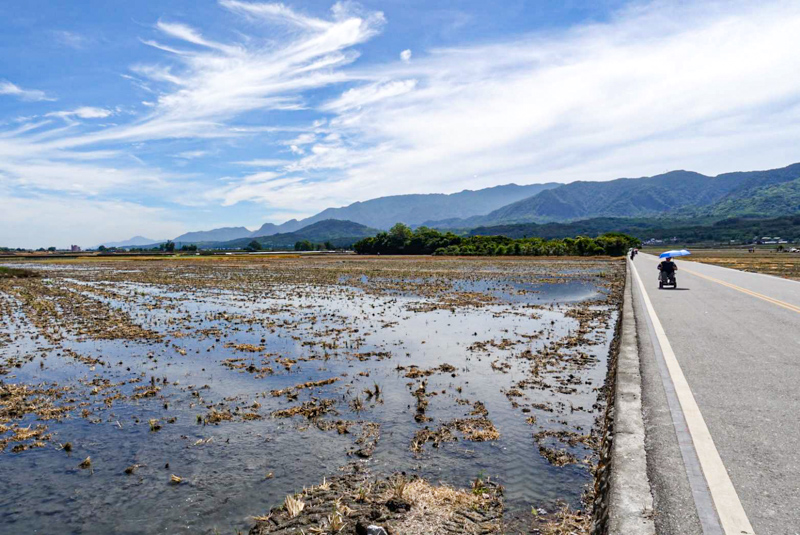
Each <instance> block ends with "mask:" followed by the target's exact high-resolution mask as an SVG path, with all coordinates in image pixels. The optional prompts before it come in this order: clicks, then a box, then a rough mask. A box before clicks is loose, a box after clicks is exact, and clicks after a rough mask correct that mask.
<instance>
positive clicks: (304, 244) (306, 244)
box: [294, 240, 314, 251]
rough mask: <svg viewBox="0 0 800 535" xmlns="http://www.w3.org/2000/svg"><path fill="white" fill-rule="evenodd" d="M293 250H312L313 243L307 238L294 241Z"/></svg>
mask: <svg viewBox="0 0 800 535" xmlns="http://www.w3.org/2000/svg"><path fill="white" fill-rule="evenodd" d="M294 250H295V251H313V250H314V244H313V243H311V242H310V241H308V240H302V241H298V242H295V244H294Z"/></svg>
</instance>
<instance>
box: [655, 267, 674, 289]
mask: <svg viewBox="0 0 800 535" xmlns="http://www.w3.org/2000/svg"><path fill="white" fill-rule="evenodd" d="M664 286H672V287H673V288H677V287H678V281H677V280H675V272H674V271H672V272H669V273H667V272H666V271H661V272H659V274H658V289H659V290H660V289H662V288H663V287H664Z"/></svg>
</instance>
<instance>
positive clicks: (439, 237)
mask: <svg viewBox="0 0 800 535" xmlns="http://www.w3.org/2000/svg"><path fill="white" fill-rule="evenodd" d="M639 243H640V242H639V240H637V239H636V238H632V237H631V236H626V235H624V234H620V233H607V234H604V235H602V236H598V237H597V238H589V237H585V236H581V237H578V238H564V239H550V240H546V239H542V238H518V239H514V238H509V237H507V236H466V237H462V236H458V235H456V234H453V233H451V232H446V233H442V232H439V231H437V230H434V229H431V228H428V227H419V228H417V229H416V230H413V231H412V230H411V229H410V228H409V227H408V226H406V225H404V224H402V223H397V224H396V225H395V226H393V227H392V228H391V230H389V231H388V232H380V233H378V234H377V235H376V236H373V237H369V238H364V239H362V240H359V241H358V242H356V243H355V244H354V245H353V249H355V251H356V252H357V253H359V254H409V255H416V254H437V255H480V256H498V255H499V256H506V255H521V256H597V255H610V256H621V255H624V254H625V252H626V251H627V250H628V249H629V248H631V247H636V246H638V245H639Z"/></svg>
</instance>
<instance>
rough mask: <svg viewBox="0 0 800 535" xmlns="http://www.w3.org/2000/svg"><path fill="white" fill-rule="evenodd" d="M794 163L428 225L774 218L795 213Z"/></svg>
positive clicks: (557, 195) (550, 196) (621, 188)
mask: <svg viewBox="0 0 800 535" xmlns="http://www.w3.org/2000/svg"><path fill="white" fill-rule="evenodd" d="M798 192H800V164H794V165H790V166H788V167H784V168H781V169H772V170H768V171H749V172H742V173H727V174H723V175H718V176H716V177H709V176H705V175H701V174H699V173H694V172H690V171H672V172H669V173H665V174H663V175H657V176H653V177H643V178H636V179H630V178H621V179H617V180H611V181H608V182H572V183H570V184H565V185H564V186H561V187H558V188H553V189H548V190H545V191H542V192H540V193H538V194H536V195H534V196H533V197H529V198H527V199H523V200H521V201H518V202H515V203H512V204H509V205H507V206H504V207H502V208H499V209H497V210H495V211H493V212H491V213H489V214H487V215H485V216H477V217H472V218H468V219H464V220H454V219H450V220H446V221H429V222H428V223H427V224H428V225H429V226H435V227H437V228H474V227H477V226H494V225H501V224H513V223H527V222H533V223H546V222H566V221H576V220H581V219H591V218H598V217H633V218H644V217H683V218H691V217H703V216H711V217H726V216H728V217H731V216H753V215H757V216H761V217H777V216H783V215H793V214H798V213H800V202H799V201H800V193H798Z"/></svg>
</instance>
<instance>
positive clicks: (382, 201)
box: [300, 182, 560, 230]
mask: <svg viewBox="0 0 800 535" xmlns="http://www.w3.org/2000/svg"><path fill="white" fill-rule="evenodd" d="M558 186H560V184H556V183H552V182H551V183H548V184H530V185H527V186H518V185H517V184H506V185H504V186H495V187H492V188H485V189H479V190H475V191H473V190H464V191H461V192H459V193H451V194H449V195H448V194H444V193H430V194H413V195H392V196H389V197H379V198H377V199H371V200H369V201H363V202H355V203H353V204H350V205H348V206H344V207H342V208H328V209H326V210H323V211H322V212H320V213H318V214H317V215H315V216H312V217H309V218H306V219H303V220H302V221H300V223H301V224H302V225H303V226H305V225H309V224H311V223H316V222H317V221H323V220H325V219H339V220H346V221H353V222H356V223H361V224H362V225H367V226H369V227H374V228H378V229H382V230H386V229H389V228H391V227H392V225H394V224H395V223H405V224H406V225H410V226H418V225H421V224H422V223H424V222H425V221H429V220H431V219H434V218H435V219H445V218H467V217H471V216H475V215H483V214H488V213H489V212H491V211H492V210H495V209H497V208H500V207H501V206H505V205H507V204H509V203H513V202H515V201H518V200H521V199H525V198H527V197H530V196H532V195H535V194H537V193H539V192H541V191H544V190H547V189H550V188H555V187H558Z"/></svg>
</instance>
